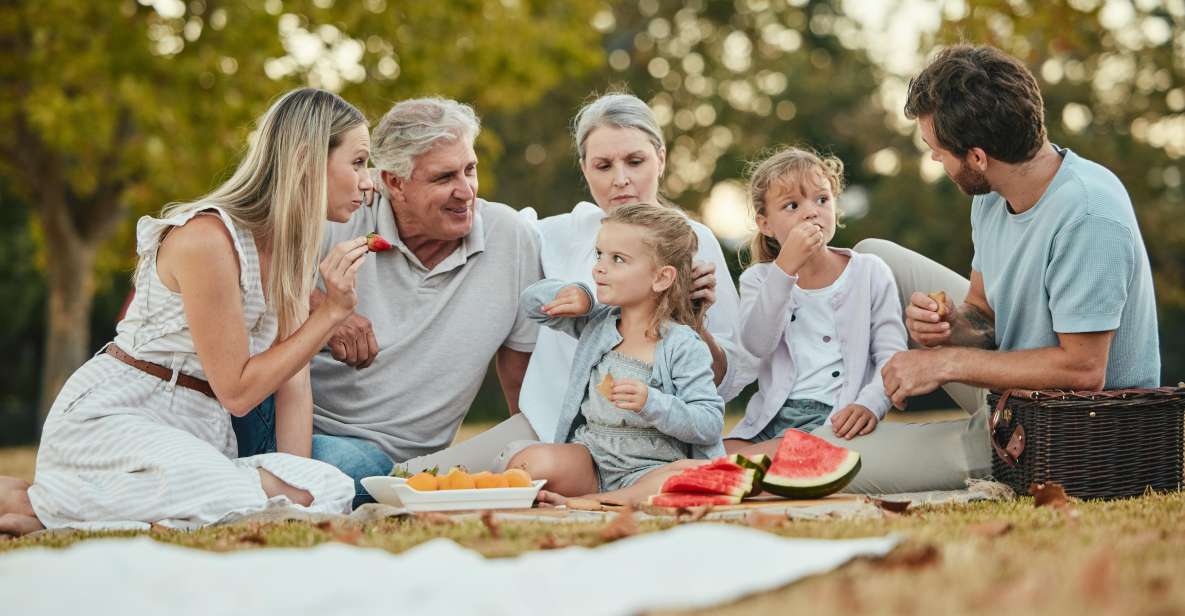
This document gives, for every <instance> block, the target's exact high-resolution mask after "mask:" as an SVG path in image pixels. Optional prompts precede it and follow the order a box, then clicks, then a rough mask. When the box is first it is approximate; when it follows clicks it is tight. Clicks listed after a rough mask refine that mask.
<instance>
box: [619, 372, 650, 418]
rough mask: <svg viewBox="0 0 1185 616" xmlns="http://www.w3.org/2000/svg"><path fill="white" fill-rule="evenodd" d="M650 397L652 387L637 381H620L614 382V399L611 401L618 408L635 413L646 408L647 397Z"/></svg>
mask: <svg viewBox="0 0 1185 616" xmlns="http://www.w3.org/2000/svg"><path fill="white" fill-rule="evenodd" d="M649 395H650V387H648V386H647V385H646V384H645V383H643V382H642V381H638V380H635V379H618V380H616V381H613V397H612V398H609V401H610V402H612V403H613V404H615V405H617V408H619V409H624V410H627V411H633V412H635V413H637V412H639V411H641V410H642V407H644V406H646V397H647V396H649Z"/></svg>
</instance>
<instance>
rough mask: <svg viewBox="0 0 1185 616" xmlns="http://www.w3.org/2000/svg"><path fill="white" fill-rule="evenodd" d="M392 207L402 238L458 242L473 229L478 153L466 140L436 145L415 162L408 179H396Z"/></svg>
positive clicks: (392, 187)
mask: <svg viewBox="0 0 1185 616" xmlns="http://www.w3.org/2000/svg"><path fill="white" fill-rule="evenodd" d="M389 188H390V189H391V197H392V204H393V205H394V207H395V216H396V219H397V221H398V224H399V232H400V235H401V236H403V237H404V238H405V239H406V238H407V237H409V236H419V237H425V238H429V239H434V240H459V239H461V238H463V237H465V236H466V235H468V234H469V230H470V229H471V228H472V227H473V205H474V201H475V200H476V198H477V154H476V153H474V151H473V145H472V144H470V143H469V142H468V141H467V140H465V139H455V140H453V141H446V142H442V143H440V144H438V145H437V146H436V147H434V148H432V149H431V150H428V151H427V152H425V153H423V154H421V155H420V156H419V157H417V158H416V159H415V166H414V167H413V168H412V172H411V177H410V178H409V179H407V180H396V181H395V183H394V185H389Z"/></svg>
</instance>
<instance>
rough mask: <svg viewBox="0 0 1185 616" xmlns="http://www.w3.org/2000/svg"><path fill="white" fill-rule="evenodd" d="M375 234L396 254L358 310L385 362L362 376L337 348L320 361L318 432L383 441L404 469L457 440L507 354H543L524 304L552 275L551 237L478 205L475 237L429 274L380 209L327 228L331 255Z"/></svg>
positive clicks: (375, 263)
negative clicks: (548, 270)
mask: <svg viewBox="0 0 1185 616" xmlns="http://www.w3.org/2000/svg"><path fill="white" fill-rule="evenodd" d="M372 231H377V232H378V233H379V235H382V236H383V237H384V238H386V239H387V240H389V241H390V242H391V243H392V244H393V245H394V248H393V249H392V250H388V251H386V252H381V253H376V254H371V255H367V256H366V262H365V263H364V264H363V265H362V267H361V269H359V270H358V286H357V289H358V308H357V312H358V314H360V315H362V316H364V317H366V318H368V319H370V321H371V323H373V325H374V333H375V338H376V339H377V340H378V343H379V354H378V356H377V357H376V358H375V360H374V363H373V364H371V365H370V367H368V368H364V369H362V370H356V369H354V368H351V367H350V366H347V365H345V364H342V363H341V362H339V361H337V360H335V359H333V356H332V354H331V353H330V351H329V348H328V347H326V348H324V349H322V350H321V352H320V353H318V354H317V355H316V356H315V357H313V361H312V381H313V403H314V415H313V427H314V430H315V431H316V432H317V433H318V434H332V435H339V436H354V437H360V438H364V439H367V440H369V441H373V442H374V443H376V444H378V445H379V446H380V447H382V449H383V451H384V452H386V454H387V455H388V456H390V457H391V458H392V459H393V460H395V461H403V460H407V459H409V458H413V457H415V456H420V455H424V454H428V453H432V452H434V451H437V450H440V449H443V448H444V447H446V446H448V444H449V443H451V442H452V440H453V436H454V435H455V434H456V431H457V427H458V426H459V425H460V423H461V420H462V419H464V417H465V413H466V412H467V411H468V410H469V406H470V405H471V404H472V403H473V398H474V397H475V396H476V395H477V390H478V388H479V387H480V385H481V382H482V379H483V377H484V376H485V373H486V368H487V367H488V366H489V364H490V359H491V358H492V357H493V356H494V353H495V352H496V351H497V350H498V348H499V347H502V346H506V347H508V348H511V349H513V350H516V351H527V352H529V351H531V350H532V349H534V347H535V337H536V335H537V334H538V325H536V324H535V323H533V322H532V321H531V320H530V319H528V318H526V316H525V315H523V314H522V311H520V310H519V294H520V293H522V291H523V289H526V288H527V287H528V286H530V285H531V284H532V283H534V282H535V281H537V280H539V279H540V277H541V270H540V265H539V239H538V235H537V233H536V231H535V229H534V227H532V226H531V224H530V222H528V221H527V220H526V219H525V218H523V217H522V216H520V215H519V214H518V213H517V212H516V211H515V210H513V209H512V208H510V207H509V206H506V205H503V204H501V203H490V202H488V201H484V200H482V199H478V200H477V204H476V206H475V212H474V217H473V228H472V230H471V231H470V232H469V235H467V236H466V237H465V238H464V239H463V240H462V243H461V246H460V247H459V248H457V249H456V250H455V251H454V252H453V253H452V254H450V255H449V256H448V257H446V258H445V259H444V260H443V261H441V262H440V263H439V264H437V265H436V267H434V268H432V270H431V271H429V270H428V269H427V268H425V267H424V266H423V264H422V263H420V261H419V259H417V258H416V256H415V255H414V254H413V253H412V252H411V250H409V249H408V248H407V246H406V245H404V243H403V242H402V240H400V238H399V234H398V232H397V231H396V227H395V216H394V213H393V211H392V209H391V205H390V203H389V202H387V201H386V200H385V199H379V200H378V201H377V203H376V204H375V205H374V206H373V207H369V208H362V209H360V210H358V211H357V212H355V213H354V215H353V216H352V217H351V218H350V220H349V222H346V223H327V224H326V226H325V240H324V242H323V243H322V246H323V248H322V257H324V255H325V254H327V253H328V251H329V249H330V248H331V247H332V246H333V245H334V244H336V243H338V242H341V241H344V240H346V239H349V238H353V237H358V236H360V235H365V234H367V233H370V232H372ZM318 285H319V286H321V287H322V288H324V286H323V283H321V281H320V280H318Z"/></svg>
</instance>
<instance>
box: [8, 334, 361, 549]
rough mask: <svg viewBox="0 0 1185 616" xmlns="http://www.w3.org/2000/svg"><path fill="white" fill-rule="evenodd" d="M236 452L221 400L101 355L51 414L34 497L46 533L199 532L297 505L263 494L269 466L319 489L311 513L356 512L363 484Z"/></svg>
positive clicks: (292, 460)
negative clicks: (157, 528)
mask: <svg viewBox="0 0 1185 616" xmlns="http://www.w3.org/2000/svg"><path fill="white" fill-rule="evenodd" d="M236 455H237V446H236V444H235V438H234V432H233V430H232V428H231V423H230V416H229V414H228V413H227V411H226V410H225V409H223V408H222V407H221V405H219V404H218V402H217V401H215V400H214V399H212V398H209V397H207V396H205V395H203V394H201V393H198V392H196V391H193V390H190V389H186V388H183V387H175V386H173V385H171V384H169V383H167V382H165V381H162V380H160V379H157V378H156V377H153V376H151V375H148V374H145V373H143V372H141V371H139V370H137V369H135V368H132V367H131V366H128V365H126V364H124V363H122V362H120V361H118V360H116V359H115V358H113V357H110V356H108V355H97V356H95V357H94V358H92V359H91V360H90V361H88V362H87V363H86V364H85V365H83V366H82V368H80V369H79V370H78V371H77V372H75V373H74V375H73V376H71V377H70V379H69V380H68V381H67V382H66V385H65V386H64V387H63V388H62V392H61V393H60V394H59V395H58V398H57V400H56V401H55V402H54V405H53V408H52V409H51V410H50V413H49V417H48V418H47V419H46V422H45V428H44V430H43V431H42V436H41V445H40V448H39V449H38V452H37V474H36V479H35V481H34V483H33V486H32V487H30V488H29V500H30V501H31V502H32V505H33V509H34V511H36V513H37V516H38V517H39V518H40V519H41V523H42V524H44V525H45V526H46V528H79V529H126V528H146V527H147V526H148V525H149V524H160V525H162V526H168V527H172V528H182V529H192V528H197V527H201V526H205V525H207V524H212V523H215V522H220V521H227V520H231V519H234V518H236V517H241V516H243V515H247V514H250V513H253V512H256V511H261V510H264V509H267V508H269V507H272V506H281V505H292V503H291V501H289V500H288V499H287V498H286V497H284V496H276V497H272V498H271V499H269V498H268V497H267V495H266V494H265V493H264V491H263V488H262V487H261V483H260V476H259V469H266V470H267V471H269V472H271V473H272V474H273V475H275V476H276V477H278V478H279V479H281V480H282V481H284V482H286V483H288V484H289V485H292V486H295V487H297V488H300V489H303V490H307V491H308V492H309V493H311V494H312V495H313V502H312V504H311V505H310V506H309V507H308V508H307V509H308V510H309V511H314V512H322V513H348V512H349V510H350V502H351V501H352V500H353V498H354V482H353V481H352V480H351V479H350V478H349V477H347V476H346V475H345V474H343V473H341V472H340V471H338V470H337V469H336V468H334V467H332V466H330V465H328V464H325V463H322V462H318V461H316V460H310V459H307V458H301V457H298V456H293V455H289V454H282V453H272V454H263V455H258V456H252V457H249V458H235V456H236ZM293 506H295V505H293Z"/></svg>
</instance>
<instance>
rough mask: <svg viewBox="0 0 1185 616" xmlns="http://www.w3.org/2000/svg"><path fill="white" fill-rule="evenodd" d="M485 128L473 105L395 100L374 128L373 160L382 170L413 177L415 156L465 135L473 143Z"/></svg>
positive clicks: (450, 101)
mask: <svg viewBox="0 0 1185 616" xmlns="http://www.w3.org/2000/svg"><path fill="white" fill-rule="evenodd" d="M479 131H481V120H478V119H477V114H476V113H474V112H473V108H472V107H470V106H469V105H465V104H463V103H458V102H457V101H454V100H449V99H446V98H436V97H432V98H414V99H411V100H406V101H401V102H398V103H395V106H394V107H391V110H390V111H388V112H387V114H386V115H384V116H383V119H382V120H380V121H379V125H378V127H377V128H375V129H374V133H373V134H372V136H371V138H372V140H373V144H372V146H371V150H370V156H371V160H373V161H374V166H375V168H376V169H378V170H379V171H388V172H390V173H393V174H395V175H396V176H398V177H401V178H404V179H407V178H410V177H411V172H412V167H413V166H414V163H415V158H416V157H417V156H419V155H421V154H423V153H424V152H427V151H428V150H431V149H432V148H433V147H434V146H435V145H436V144H437V142H440V141H453V140H455V139H464V140H466V141H467V142H468V143H469V144H470V145H472V144H473V142H474V140H476V139H477V133H478V132H479Z"/></svg>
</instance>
